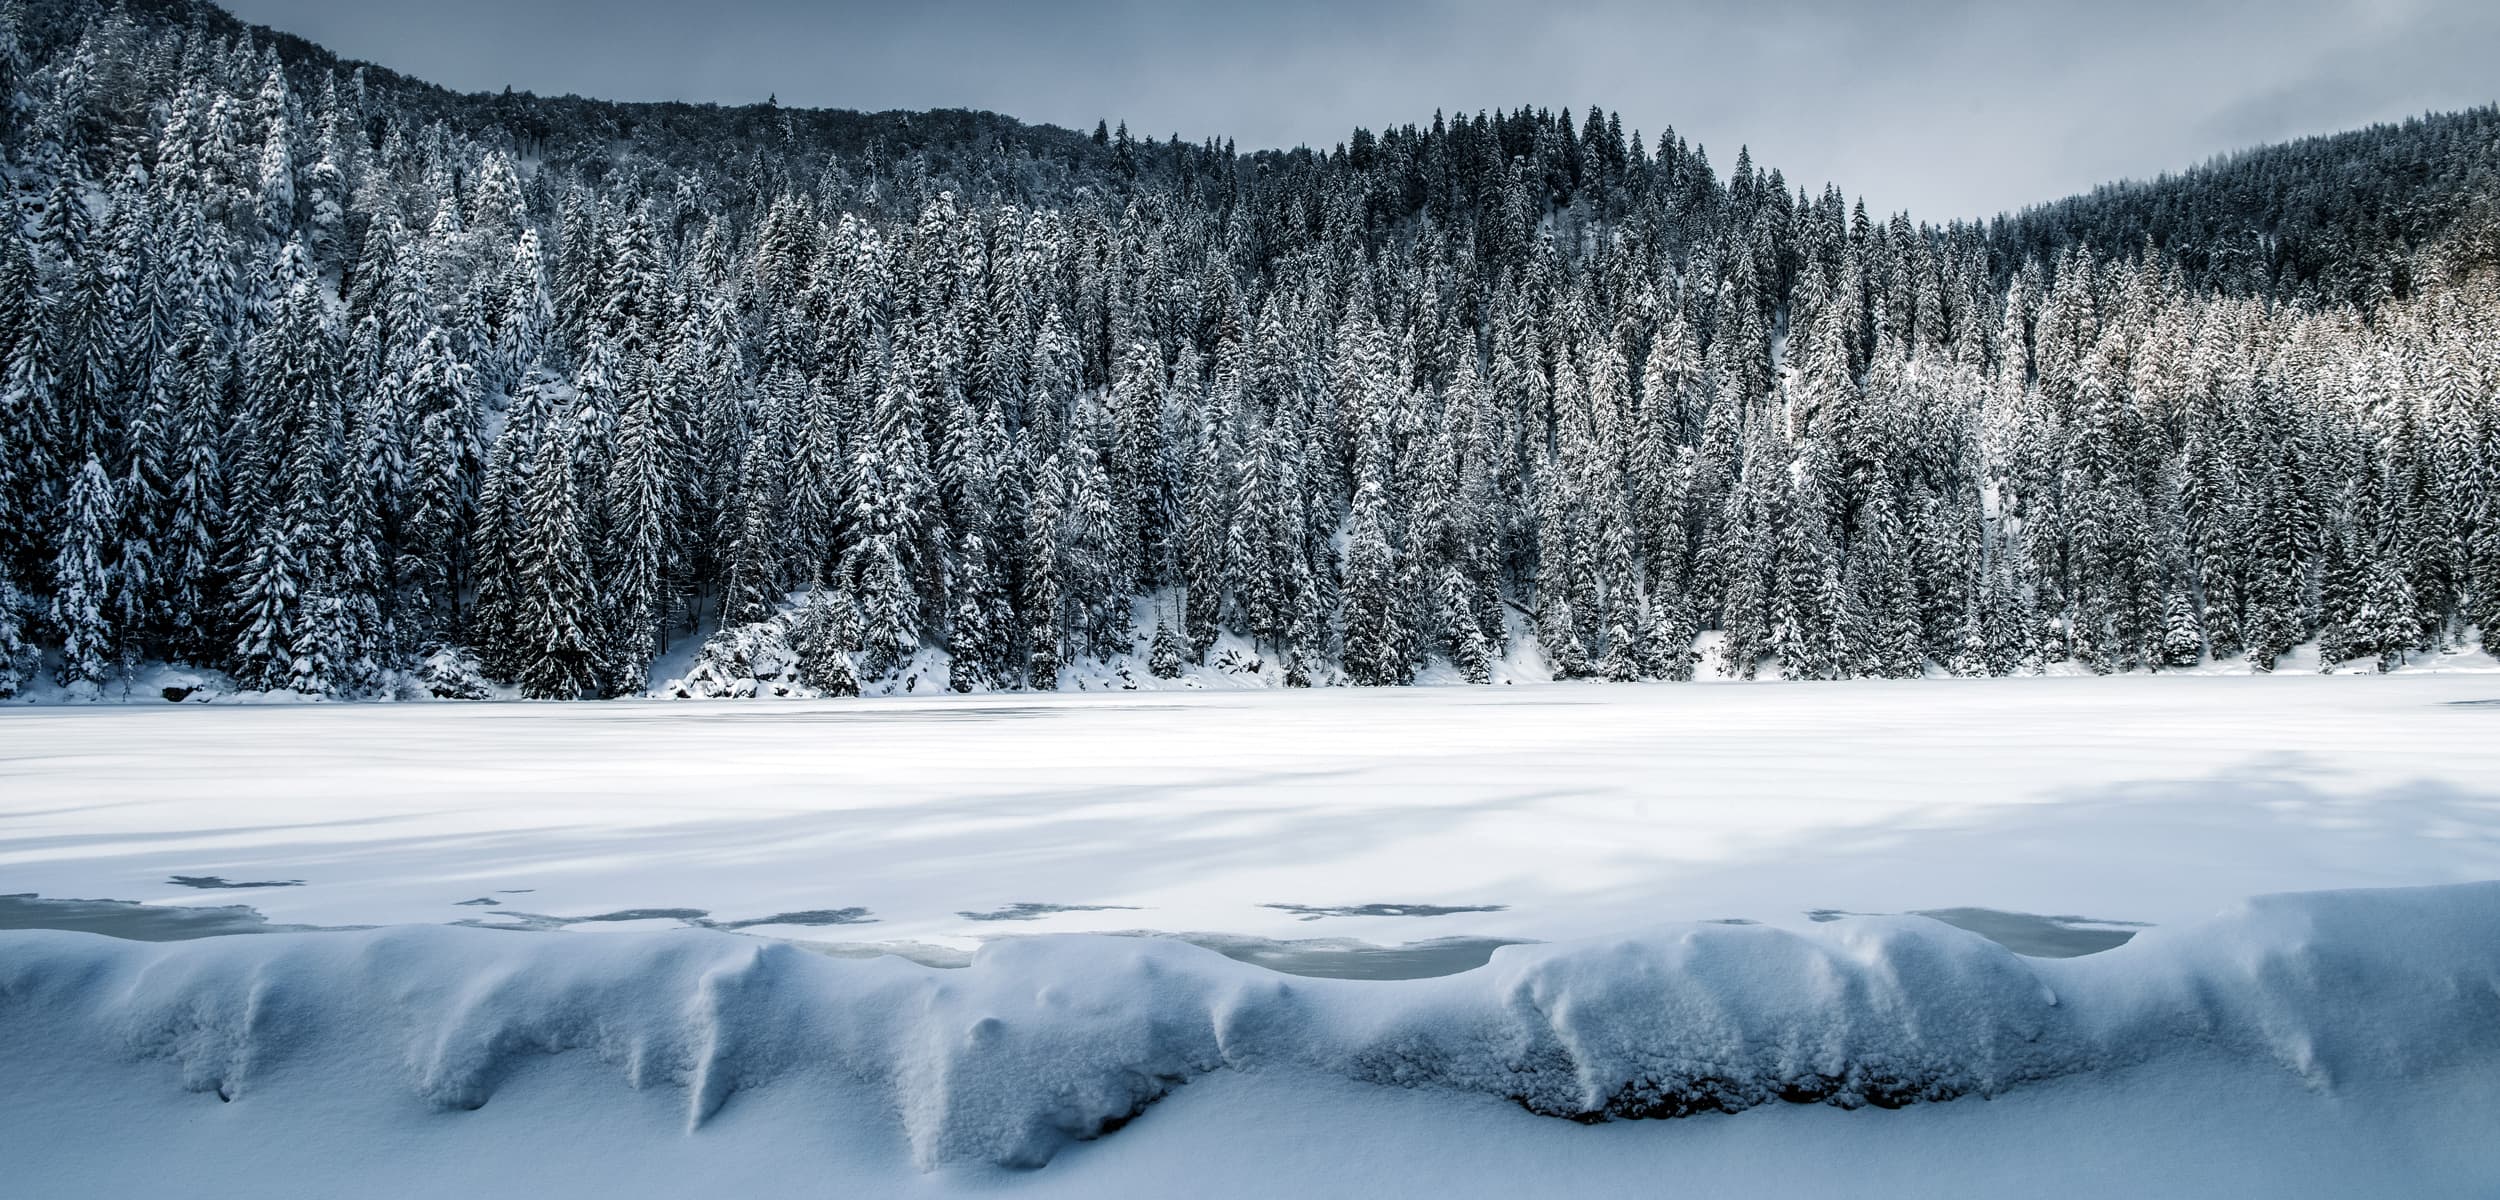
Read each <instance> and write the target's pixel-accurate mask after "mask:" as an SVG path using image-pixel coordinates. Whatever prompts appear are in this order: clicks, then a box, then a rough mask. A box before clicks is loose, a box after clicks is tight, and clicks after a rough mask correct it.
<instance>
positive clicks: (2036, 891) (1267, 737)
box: [0, 675, 2500, 973]
mask: <svg viewBox="0 0 2500 1200" xmlns="http://www.w3.org/2000/svg"><path fill="white" fill-rule="evenodd" d="M2493 700H2500V677H2493V676H2478V675H2412V676H2397V677H2388V678H2371V677H2331V678H2321V677H2314V676H2281V677H2272V678H2264V677H2259V678H2233V677H2214V676H2200V677H2173V678H2152V679H2147V678H2124V679H2089V678H2043V679H2015V680H1976V681H1960V680H1930V681H1920V682H1914V683H1873V682H1867V683H1851V684H1842V685H1754V686H1733V685H1730V686H1700V685H1689V686H1676V685H1645V686H1642V685H1636V686H1620V685H1618V686H1607V685H1594V684H1591V685H1548V686H1520V687H1497V688H1416V689H1401V690H1392V691H1377V692H1368V691H1324V692H1295V693H1220V694H1218V693H1177V694H1176V693H1170V692H1161V693H1132V694H1126V695H1101V694H1085V695H1064V696H1033V695H1014V696H996V697H955V696H942V697H934V698H919V699H908V700H868V701H839V702H806V703H743V704H742V703H722V704H694V703H672V702H637V703H612V704H576V705H510V704H505V705H458V704H431V705H400V706H385V705H369V706H311V707H285V708H268V707H262V708H250V707H222V706H198V705H164V706H161V707H159V706H129V707H94V708H11V709H5V710H0V831H5V836H0V894H24V895H28V896H33V897H42V898H46V899H81V900H119V901H139V902H144V903H147V904H151V905H185V906H198V907H204V908H221V907H234V906H240V907H242V908H244V909H248V910H250V911H251V912H254V913H257V914H258V919H259V920H262V921H265V922H268V923H271V924H275V925H280V926H345V925H383V924H398V923H428V924H437V923H453V922H464V923H472V924H477V925H485V926H508V927H513V928H523V929H539V930H562V931H564V932H565V933H566V935H568V936H577V935H580V934H582V933H587V932H599V931H613V930H629V929H652V928H674V927H678V926H682V925H688V924H697V925H708V926H711V927H714V928H727V929H735V930H740V931H744V932H748V933H752V934H760V935H766V936H774V937H785V938H791V939H795V940H802V941H809V942H815V943H819V944H824V945H829V946H836V947H840V948H843V949H845V950H847V951H849V952H854V953H856V952H862V951H867V950H872V949H875V948H878V947H883V946H899V947H902V948H904V949H906V950H909V951H911V952H913V953H914V954H915V955H917V956H918V957H921V958H923V959H924V960H926V961H944V960H945V959H946V958H947V957H948V956H949V955H953V956H956V957H957V958H958V959H959V958H960V956H961V954H962V952H963V951H964V950H965V949H968V948H970V947H972V946H974V945H977V944H978V943H979V942H980V941H982V940H984V939H988V938H994V937H998V936H1004V935H1017V934H1034V933H1055V932H1069V931H1104V932H1112V931H1160V932H1171V933H1187V934H1196V935H1205V937H1206V938H1207V940H1208V941H1209V943H1210V944H1218V945H1220V946H1223V947H1225V948H1227V952H1228V953H1237V954H1238V956H1240V957H1244V958H1245V959H1247V960H1249V961H1260V955H1261V954H1262V953H1265V954H1267V955H1269V956H1270V957H1276V956H1280V955H1282V956H1286V957H1290V956H1292V955H1294V954H1311V953H1323V954H1324V953H1325V952H1328V951H1331V950H1344V949H1346V948H1348V947H1353V948H1356V949H1359V948H1361V947H1364V946H1379V947H1405V946H1408V945H1409V944H1410V943H1419V944H1425V945H1427V946H1429V945H1439V946H1442V947H1449V946H1458V947H1462V948H1463V949H1462V950H1461V951H1459V957H1458V958H1457V959H1450V958H1448V957H1447V956H1446V955H1444V956H1443V957H1442V958H1439V959H1433V958H1432V957H1431V955H1429V954H1427V955H1426V958H1427V959H1428V960H1430V962H1428V963H1427V966H1430V965H1431V964H1432V963H1438V964H1440V965H1439V966H1433V967H1432V969H1433V970H1435V971H1437V970H1439V969H1441V968H1442V967H1447V966H1448V965H1449V964H1450V963H1452V962H1456V963H1459V964H1461V965H1464V964H1465V960H1466V959H1467V958H1468V957H1470V956H1474V957H1476V958H1477V959H1478V960H1479V961H1480V956H1481V955H1482V954H1483V953H1484V952H1486V951H1487V950H1488V949H1489V947H1490V945H1492V944H1494V943H1497V942H1500V941H1504V940H1553V939H1563V938H1571V937H1579V936H1588V935H1598V934H1607V933H1613V932H1620V931H1623V930H1627V929H1632V928H1638V927H1641V926H1645V925H1649V924H1653V923H1658V922H1664V921H1687V920H1737V921H1751V922H1761V923H1765V924H1771V925H1778V926H1788V927H1802V926H1804V925H1806V924H1809V923H1812V922H1815V921H1818V920H1824V919H1831V918H1834V917H1841V918H1845V917H1846V916H1847V915H1851V914H1870V913H1908V912H1930V913H1938V914H1942V915H1944V919H1947V920H1954V921H1955V923H1957V924H1962V925H1964V927H1966V928H1973V929H1975V930H1977V931H1978V932H1982V933H1987V934H1989V935H1990V936H2000V935H2001V934H2004V933H2006V931H2008V930H2010V931H2011V935H2012V936H2013V937H2014V938H2017V939H2019V938H2022V937H2032V938H2033V939H2034V941H2033V942H2032V943H2031V948H2029V949H2026V947H2025V945H2024V944H2023V943H2021V942H2019V941H2018V940H2007V944H2008V945H2011V946H2014V947H2015V948H2016V949H2017V950H2022V951H2023V952H2026V953H2049V954H2060V953H2081V952H2084V951H2086V950H2089V949H2097V948H2102V947H2105V946H2107V945H2113V944H2116V942H2117V941H2120V940H2123V939H2124V936H2125V933H2124V931H2126V930H2129V929H2133V928H2136V927H2139V926H2141V925H2161V924H2170V923H2176V922H2181V921H2188V920H2193V919H2197V918H2200V917H2203V916H2206V915H2208V914H2210V913H2212V912H2214V911H2216V910H2217V909H2219V908H2221V907H2223V906H2224V905H2226V904H2228V903H2230V902H2232V901H2234V900H2236V899H2238V898H2241V897H2244V896H2248V895H2252V894H2258V893H2265V892H2275V891H2291V890H2308V889H2319V888H2336V887H2355V886H2381V885H2403V884H2429V883H2446V882H2456V881H2463V880H2471V879H2487V878H2495V877H2500V791H2495V790H2494V788H2493V785H2492V784H2491V783H2490V780H2492V779H2493V778H2495V776H2500V770H2496V769H2500V706H2495V705H2493V704H2491V703H2487V702H2488V701H2493ZM1964 910H1969V912H1968V913H1965V915H1964V917H1963V919H1960V920H1956V919H1955V918H1954V917H1953V916H1952V915H1951V914H1954V913H1957V912H1964ZM1972 914H1975V915H1972ZM1991 914H1993V915H1991ZM2026 914H2048V916H2043V917H2028V916H2026ZM97 919H102V920H106V921H107V923H108V924H109V923H111V922H112V921H118V920H122V919H123V918H122V917H118V916H115V915H113V913H111V912H107V913H105V914H104V916H103V917H101V918H97ZM2008 920H2011V921H2013V922H2014V924H2013V925H2008V924H2007V923H2006V922H2007V921H2008ZM21 923H25V922H21ZM249 924H250V922H249V921H244V922H241V923H240V924H237V923H236V922H235V921H234V919H233V914H229V915H228V916H227V917H224V918H219V920H218V921H212V922H208V923H192V924H190V925H186V926H183V928H194V929H197V928H211V927H221V928H222V927H228V926H232V927H243V926H248V925H249ZM2061 931H2064V932H2067V933H2079V936H2080V938H2081V940H2076V939H2075V938H2065V939H2064V940H2060V936H2061ZM2040 938H2046V939H2048V940H2046V941H2041V940H2038V939H2040ZM2000 940H2006V939H2005V938H2004V937H2002V936H2000ZM1325 961H1326V960H1325V959H1323V960H1322V965H1323V968H1324V966H1325ZM1402 969H1403V968H1402ZM1452 969H1455V968H1452ZM1323 973H1326V972H1325V970H1324V969H1323ZM1356 973H1360V972H1359V971H1358V972H1356Z"/></svg>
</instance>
